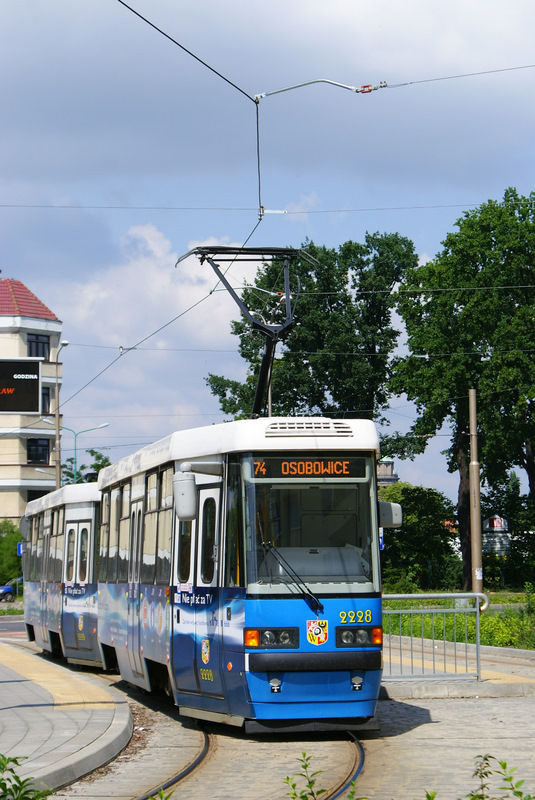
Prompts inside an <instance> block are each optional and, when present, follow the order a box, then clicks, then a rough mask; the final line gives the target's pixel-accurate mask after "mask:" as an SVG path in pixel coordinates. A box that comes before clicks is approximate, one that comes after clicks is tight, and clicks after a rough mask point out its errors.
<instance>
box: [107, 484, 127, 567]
mask: <svg viewBox="0 0 535 800" xmlns="http://www.w3.org/2000/svg"><path fill="white" fill-rule="evenodd" d="M119 508H120V515H121V519H120V520H119V541H118V551H117V580H118V581H127V580H128V561H129V556H130V484H129V483H125V484H124V485H123V486H121V489H120V501H119ZM110 536H111V532H110Z"/></svg>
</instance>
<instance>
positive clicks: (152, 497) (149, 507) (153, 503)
mask: <svg viewBox="0 0 535 800" xmlns="http://www.w3.org/2000/svg"><path fill="white" fill-rule="evenodd" d="M157 509H158V473H157V472H153V473H152V474H151V475H147V486H146V489H145V511H156V510H157Z"/></svg>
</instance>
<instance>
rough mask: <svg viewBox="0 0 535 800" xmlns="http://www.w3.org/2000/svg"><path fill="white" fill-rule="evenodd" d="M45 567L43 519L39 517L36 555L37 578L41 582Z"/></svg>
mask: <svg viewBox="0 0 535 800" xmlns="http://www.w3.org/2000/svg"><path fill="white" fill-rule="evenodd" d="M42 565H43V517H42V516H39V524H38V527H37V548H36V553H35V577H36V579H37V580H41V577H42V576H41V568H42Z"/></svg>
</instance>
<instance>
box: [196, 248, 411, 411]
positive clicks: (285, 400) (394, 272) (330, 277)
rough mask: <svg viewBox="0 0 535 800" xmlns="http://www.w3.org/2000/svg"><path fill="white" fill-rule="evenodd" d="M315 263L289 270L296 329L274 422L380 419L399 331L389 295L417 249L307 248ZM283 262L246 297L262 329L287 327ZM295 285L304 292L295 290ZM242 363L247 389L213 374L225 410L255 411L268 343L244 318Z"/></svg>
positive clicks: (288, 344) (263, 274)
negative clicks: (279, 418)
mask: <svg viewBox="0 0 535 800" xmlns="http://www.w3.org/2000/svg"><path fill="white" fill-rule="evenodd" d="M303 249H304V250H306V251H307V252H308V253H309V254H310V255H312V256H314V258H316V259H317V261H318V265H317V266H312V265H311V264H310V263H309V262H308V261H306V260H304V259H303V260H299V261H297V262H296V263H295V264H293V265H292V276H291V280H292V295H293V298H292V300H293V302H295V300H296V298H298V300H297V303H296V310H295V317H294V324H293V327H292V329H291V331H290V333H289V335H288V336H287V337H286V338H285V340H284V344H283V346H282V347H281V348H280V351H279V353H278V358H276V359H275V361H274V363H273V370H272V392H271V394H272V411H273V414H274V415H286V414H304V415H310V414H319V415H326V416H337V415H341V414H343V415H344V416H346V417H362V418H369V419H371V418H377V417H378V416H379V415H380V411H381V409H382V408H384V406H385V404H386V402H387V397H388V392H387V389H386V381H387V378H388V375H389V361H390V357H391V354H392V351H393V349H394V347H395V344H396V341H397V338H398V331H397V330H395V328H394V327H393V325H392V309H393V305H394V302H395V301H394V298H393V296H392V290H393V288H394V286H395V285H396V284H397V283H398V282H399V281H400V280H402V278H403V276H404V274H405V271H406V270H407V269H408V268H409V267H415V266H416V256H415V254H414V249H413V245H412V242H410V241H409V240H408V239H405V238H403V237H401V236H399V235H398V234H379V233H375V234H366V237H365V242H364V244H359V243H357V242H352V241H349V242H346V243H345V244H343V245H341V246H340V247H339V248H338V250H335V249H328V248H326V247H318V246H316V245H315V244H314V243H313V242H307V243H305V245H304V246H303ZM282 275H283V273H282V265H281V263H280V262H277V261H274V262H272V263H269V264H266V265H264V266H262V267H261V268H260V269H259V270H258V273H257V275H256V279H255V283H254V285H252V286H250V287H248V288H246V289H245V291H244V292H243V293H242V300H243V302H244V303H245V305H246V307H247V308H248V309H249V310H250V311H251V312H252V313H253V314H255V315H258V316H259V317H262V318H263V319H264V320H265V321H266V322H275V323H276V322H278V321H279V319H280V321H282V318H283V311H284V309H283V308H282V307H281V302H280V301H281V292H282V293H283V289H284V286H283V281H282ZM298 286H300V290H299V291H298ZM232 332H233V333H234V334H235V335H236V336H239V338H240V344H239V352H240V355H241V356H242V357H243V358H244V359H245V360H246V361H247V362H248V364H249V369H248V373H247V378H246V380H245V382H244V383H240V382H239V381H233V380H230V379H228V378H225V377H224V376H220V375H209V376H208V378H207V383H208V385H209V387H210V389H211V391H212V394H214V395H216V396H217V397H218V398H219V402H220V405H221V408H222V410H223V411H224V412H225V413H227V414H232V415H233V416H235V417H247V416H249V415H250V413H251V408H252V405H253V398H254V393H255V388H256V382H257V375H258V370H259V365H260V362H261V357H262V354H263V350H264V343H265V338H264V336H263V335H262V334H261V333H259V332H254V331H251V328H250V325H249V323H248V322H247V321H245V320H243V319H242V320H240V321H235V322H233V323H232Z"/></svg>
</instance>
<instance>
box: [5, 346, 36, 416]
mask: <svg viewBox="0 0 535 800" xmlns="http://www.w3.org/2000/svg"><path fill="white" fill-rule="evenodd" d="M0 413H1V414H40V413H41V362H40V361H38V360H35V359H20V360H17V361H15V360H7V361H5V360H2V361H0Z"/></svg>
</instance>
